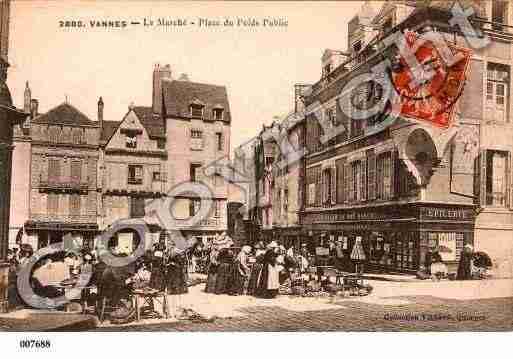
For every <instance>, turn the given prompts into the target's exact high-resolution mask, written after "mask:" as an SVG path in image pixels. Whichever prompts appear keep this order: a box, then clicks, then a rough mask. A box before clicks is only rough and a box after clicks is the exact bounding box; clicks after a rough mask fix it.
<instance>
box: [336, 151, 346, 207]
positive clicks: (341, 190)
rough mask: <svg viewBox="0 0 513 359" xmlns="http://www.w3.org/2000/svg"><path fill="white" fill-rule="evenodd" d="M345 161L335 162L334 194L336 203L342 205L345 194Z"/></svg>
mask: <svg viewBox="0 0 513 359" xmlns="http://www.w3.org/2000/svg"><path fill="white" fill-rule="evenodd" d="M344 167H345V159H341V160H337V161H336V171H337V192H336V196H337V197H336V202H337V203H344V194H345V181H344V179H345V177H344V176H345V174H344Z"/></svg>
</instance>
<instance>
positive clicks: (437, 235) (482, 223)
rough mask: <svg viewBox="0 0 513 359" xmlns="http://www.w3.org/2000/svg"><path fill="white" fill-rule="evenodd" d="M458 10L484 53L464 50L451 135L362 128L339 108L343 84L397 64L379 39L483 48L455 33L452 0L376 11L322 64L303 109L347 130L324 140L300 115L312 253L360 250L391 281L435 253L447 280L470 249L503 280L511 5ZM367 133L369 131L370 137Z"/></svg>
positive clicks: (376, 90)
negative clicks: (437, 37) (406, 33)
mask: <svg viewBox="0 0 513 359" xmlns="http://www.w3.org/2000/svg"><path fill="white" fill-rule="evenodd" d="M369 4H370V3H367V4H365V6H369ZM463 4H464V7H467V6H471V5H472V6H473V10H474V15H473V16H472V17H471V18H470V21H471V23H472V25H473V26H474V27H475V28H477V29H481V30H482V32H483V33H484V34H485V35H486V36H487V37H488V39H489V41H490V43H489V44H488V46H485V47H482V48H474V49H473V50H472V56H471V59H470V63H469V70H468V73H467V77H466V83H465V86H464V89H463V92H462V94H461V96H460V97H459V99H458V101H457V102H456V103H455V104H454V121H455V123H454V125H453V126H452V127H451V128H449V129H446V130H444V129H443V128H438V127H435V126H433V125H431V124H427V123H423V122H419V121H413V120H412V119H410V118H408V116H406V115H404V116H401V117H400V118H398V119H396V120H395V122H392V124H391V125H383V126H382V127H372V126H374V125H375V124H379V123H381V124H386V123H387V122H385V120H388V119H389V112H387V108H386V107H385V111H382V112H380V113H377V114H374V115H373V116H372V117H369V118H368V119H366V120H359V119H356V118H353V117H352V115H353V113H351V112H349V113H348V111H347V108H342V107H343V106H344V105H341V103H342V104H343V103H344V102H343V101H342V102H341V101H338V100H339V97H340V96H341V95H340V94H341V92H342V89H344V88H345V85H346V84H348V83H349V81H351V80H352V79H354V78H356V76H358V75H361V74H364V73H367V72H370V71H371V70H372V68H373V66H375V65H377V64H378V63H380V62H381V61H382V60H383V59H389V60H393V54H394V53H395V54H397V52H396V49H394V46H395V45H393V44H391V43H392V42H390V41H387V40H390V36H392V34H394V33H395V32H396V31H403V30H405V29H410V30H414V31H416V32H418V33H423V32H425V31H428V30H433V29H434V30H435V31H436V32H437V33H438V34H441V35H442V36H443V37H444V38H445V40H446V41H447V43H448V44H451V45H457V46H462V47H465V48H469V47H471V43H472V42H473V41H474V40H477V39H481V38H482V37H476V36H474V37H473V36H472V35H471V34H470V33H469V34H467V35H466V37H465V36H463V33H462V32H461V28H460V27H458V26H457V25H456V23H455V22H454V21H453V22H452V23H451V19H452V17H453V14H452V13H451V9H452V6H453V5H454V2H431V3H430V5H429V6H419V5H417V4H416V3H414V2H409V1H392V2H386V3H380V4H379V7H378V9H377V12H376V13H375V16H373V17H372V18H369V17H368V14H369V12H368V11H362V12H361V13H360V14H359V15H357V16H356V17H355V18H354V19H353V20H352V21H350V23H349V29H348V51H347V52H343V51H331V50H330V51H329V52H327V53H325V54H324V56H323V59H322V76H321V78H320V80H319V81H318V82H317V83H315V84H314V85H313V86H312V88H311V93H310V94H309V95H308V96H306V103H305V105H306V106H312V107H315V109H313V110H315V111H316V113H317V114H320V117H321V119H323V120H326V122H325V123H328V122H330V123H332V124H333V125H340V124H342V125H344V127H345V129H346V131H345V132H342V133H340V134H338V135H337V136H336V137H334V138H332V139H330V140H329V141H327V142H321V141H320V137H321V136H322V135H323V134H324V133H323V127H322V126H321V124H320V123H319V121H318V120H317V118H318V117H319V115H317V116H313V115H308V116H307V119H306V138H305V139H306V147H307V151H308V154H307V156H306V157H305V162H304V165H305V177H304V181H305V183H304V191H305V196H304V203H303V204H302V206H303V210H302V211H301V222H302V224H303V236H304V240H305V241H308V242H312V243H314V245H318V244H319V243H322V242H323V241H325V240H326V239H328V238H330V237H331V238H340V239H341V240H342V241H343V247H344V249H345V250H346V253H347V255H349V254H350V253H351V249H352V247H353V245H354V243H355V241H357V240H361V241H362V243H363V247H364V249H365V252H366V254H367V259H368V261H369V265H370V266H373V267H375V268H379V269H381V270H386V271H392V272H393V271H398V272H409V271H412V272H413V271H417V270H418V269H419V268H421V267H422V266H424V264H425V254H426V252H427V249H428V248H429V247H433V246H439V248H441V249H442V250H441V252H442V258H443V260H444V261H445V262H446V263H448V265H449V267H450V269H451V270H454V269H455V266H456V264H457V262H458V260H459V255H460V251H461V249H462V248H463V246H464V245H465V244H466V243H471V244H474V246H475V247H476V249H477V250H484V251H486V252H487V253H489V254H490V255H491V257H492V260H493V261H494V266H495V270H496V271H497V272H501V273H502V272H504V271H507V270H509V271H511V268H512V266H511V263H509V264H508V258H512V255H513V252H512V251H513V238H512V235H513V231H512V230H513V216H512V214H513V212H512V211H511V210H512V209H513V192H512V186H511V178H513V176H512V173H511V169H512V165H511V151H512V150H513V148H512V145H513V140H512V139H513V136H512V129H513V127H512V124H511V120H510V119H511V116H510V98H511V96H510V93H509V88H510V87H511V59H512V56H513V53H512V49H513V48H512V46H511V40H512V39H513V37H512V33H511V30H512V28H511V27H510V26H509V25H508V24H511V23H512V20H513V17H512V12H513V9H512V8H511V4H510V3H509V2H507V1H493V2H491V1H490V2H463ZM372 5H376V4H375V3H374V4H372ZM366 10H368V8H367V9H366ZM362 14H364V15H366V16H367V17H366V18H365V19H364V18H363V15H362ZM390 44H391V45H390ZM394 51H395V52H394ZM382 91H383V88H382V87H381V88H380V85H379V84H378V83H377V82H375V81H372V80H370V81H367V82H364V83H363V85H359V86H357V87H356V88H352V91H351V92H350V94H349V96H350V101H352V102H351V103H353V105H354V104H356V105H358V106H362V108H364V107H365V106H366V103H367V102H369V101H371V102H372V101H373V99H375V98H380V97H383V96H382ZM371 127H372V128H377V130H375V131H367V130H368V129H370V128H371Z"/></svg>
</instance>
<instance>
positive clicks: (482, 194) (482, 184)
mask: <svg viewBox="0 0 513 359" xmlns="http://www.w3.org/2000/svg"><path fill="white" fill-rule="evenodd" d="M486 155H487V153H486V150H481V153H480V154H479V204H480V205H481V206H482V207H484V206H486V176H487V174H486Z"/></svg>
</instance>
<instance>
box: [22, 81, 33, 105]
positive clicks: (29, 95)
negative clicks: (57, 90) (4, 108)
mask: <svg viewBox="0 0 513 359" xmlns="http://www.w3.org/2000/svg"><path fill="white" fill-rule="evenodd" d="M23 98H24V101H23V111H25V112H26V113H29V112H30V104H31V99H32V91H30V87H29V83H28V81H27V82H26V83H25V93H24V94H23Z"/></svg>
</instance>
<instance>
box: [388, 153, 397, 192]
mask: <svg viewBox="0 0 513 359" xmlns="http://www.w3.org/2000/svg"><path fill="white" fill-rule="evenodd" d="M398 160H399V154H398V152H397V151H396V150H394V151H392V152H391V153H390V172H389V173H390V198H395V197H396V185H397V177H398V174H399V173H398V172H399V171H398V167H399V166H398V163H397V161H398Z"/></svg>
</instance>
